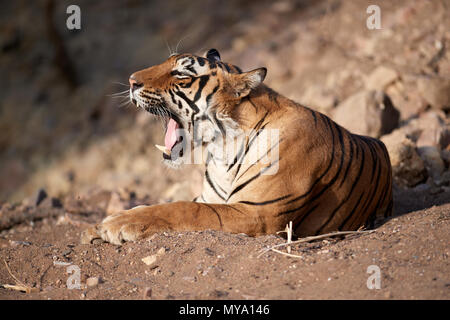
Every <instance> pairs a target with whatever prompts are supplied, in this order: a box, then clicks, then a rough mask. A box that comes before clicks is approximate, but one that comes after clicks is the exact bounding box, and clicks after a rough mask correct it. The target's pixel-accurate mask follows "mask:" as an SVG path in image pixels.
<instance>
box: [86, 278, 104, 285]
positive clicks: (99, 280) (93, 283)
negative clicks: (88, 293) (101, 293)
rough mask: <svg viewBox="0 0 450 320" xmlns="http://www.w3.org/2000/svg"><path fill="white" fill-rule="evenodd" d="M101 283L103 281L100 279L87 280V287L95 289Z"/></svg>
mask: <svg viewBox="0 0 450 320" xmlns="http://www.w3.org/2000/svg"><path fill="white" fill-rule="evenodd" d="M99 283H101V279H100V278H99V277H90V278H88V279H87V280H86V285H87V286H88V287H95V286H97V285H98V284H99Z"/></svg>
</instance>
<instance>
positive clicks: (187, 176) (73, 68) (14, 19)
mask: <svg viewBox="0 0 450 320" xmlns="http://www.w3.org/2000/svg"><path fill="white" fill-rule="evenodd" d="M69 4H71V3H69V2H68V1H57V2H54V1H14V2H3V3H2V4H1V6H2V10H0V17H1V18H0V19H1V20H0V23H1V24H0V30H1V38H0V39H1V43H0V45H1V48H0V49H1V54H0V60H1V63H0V64H1V66H2V67H1V68H2V77H1V79H0V86H1V88H2V90H1V92H0V106H1V109H0V112H1V117H0V129H1V132H2V134H1V135H0V177H1V179H0V200H1V201H8V202H20V201H22V200H23V199H24V198H26V197H35V196H36V195H37V193H38V191H39V190H40V189H45V190H46V192H47V193H49V194H51V195H52V196H54V197H58V198H61V197H64V196H66V195H69V194H72V195H76V196H82V195H84V194H86V193H89V192H93V191H92V190H94V189H96V190H98V189H100V190H108V191H111V192H113V191H118V190H121V191H120V192H121V194H123V193H124V192H125V193H127V192H128V193H129V192H131V193H132V195H134V196H135V197H137V198H145V197H150V198H151V199H153V200H154V201H164V200H168V199H171V200H176V199H191V198H193V197H194V196H195V195H196V194H197V193H198V192H199V190H200V188H201V186H200V183H201V175H200V173H201V168H193V167H190V168H185V169H184V170H182V172H175V173H174V172H173V170H171V169H167V168H165V167H164V166H162V165H161V161H160V154H159V152H158V151H157V150H156V149H155V148H154V147H153V145H154V143H160V142H161V141H162V135H163V130H162V129H161V126H160V125H159V124H158V123H157V120H156V119H154V118H153V117H151V116H149V115H147V114H144V113H142V112H139V111H138V110H137V109H136V108H135V107H134V106H131V105H130V104H128V103H127V102H128V101H127V98H126V97H125V98H124V99H121V98H120V97H119V98H118V97H114V96H111V95H112V94H114V93H118V92H122V91H124V90H127V86H126V83H127V79H128V76H129V75H130V74H131V73H132V72H134V71H136V70H138V69H140V68H143V67H146V66H150V65H153V64H157V63H160V62H161V61H163V60H164V59H165V58H166V57H167V56H168V55H169V50H171V51H174V50H175V49H177V50H178V51H179V52H194V53H198V54H201V53H203V51H205V50H206V49H208V48H210V47H216V48H218V49H219V51H220V52H221V53H222V57H223V59H225V60H226V61H230V62H232V63H234V64H236V65H239V66H241V67H242V68H243V69H244V70H245V69H252V68H255V67H259V66H266V67H267V68H268V70H269V72H268V76H267V80H266V81H267V84H268V85H270V86H271V87H273V88H274V89H275V90H277V91H279V92H280V93H282V94H284V95H286V96H288V97H289V98H292V99H294V100H296V101H298V102H301V103H303V104H306V105H309V106H311V107H313V108H316V109H318V110H319V111H321V112H324V113H326V114H327V115H330V116H331V117H332V118H333V119H334V120H335V121H337V122H338V123H340V124H341V125H343V126H345V127H346V128H348V129H350V130H351V131H353V132H355V133H359V134H364V135H370V136H373V137H377V138H380V137H381V139H382V140H383V141H384V142H385V143H386V144H387V146H388V149H389V152H390V154H391V158H392V164H393V166H394V175H395V181H396V185H397V186H398V187H402V188H418V189H420V190H422V191H427V190H428V191H431V192H435V193H437V192H449V188H448V187H449V183H450V173H449V171H448V167H449V162H450V132H449V118H448V112H449V110H450V53H449V50H448V46H449V45H450V31H449V30H450V19H448V18H449V5H450V4H449V3H448V2H447V1H425V0H423V1H422V0H418V1H396V2H395V3H392V1H380V3H379V5H380V8H381V26H382V29H381V30H369V29H368V28H367V27H366V19H367V18H368V16H369V14H367V13H366V8H367V6H368V2H367V1H352V2H351V3H347V2H345V1H305V0H303V1H281V2H275V3H272V2H271V1H265V2H264V1H263V2H261V1H244V2H239V1H229V2H227V3H226V4H224V3H221V2H220V1H207V2H205V3H200V2H196V3H192V2H189V1H175V2H167V3H166V2H147V1H138V0H134V1H131V0H127V1H125V0H123V1H114V2H113V3H111V2H110V1H96V2H95V3H92V2H90V1H79V2H78V5H79V6H80V8H81V13H82V18H81V23H82V24H81V30H68V29H67V27H66V19H67V17H68V16H69V15H68V14H66V8H67V6H68V5H69ZM194 21H195V23H194ZM168 47H169V48H168ZM125 189H126V190H127V191H124V190H125ZM175 198H176V199H175ZM112 200H114V198H113V199H112Z"/></svg>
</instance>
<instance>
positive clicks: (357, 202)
mask: <svg viewBox="0 0 450 320" xmlns="http://www.w3.org/2000/svg"><path fill="white" fill-rule="evenodd" d="M364 193H365V192H363V193H361V195H360V196H359V199H358V201H356V204H355V206H354V207H353V209H352V211H350V213H349V214H348V216H347V218H345V220H344V221H343V222H342V223H341V225H340V226H339V228H338V230H339V231H342V228H343V227H344V226H345V224H346V223H347V221H348V220H349V219H350V218H351V217H352V216H353V213H354V212H355V210H356V208H357V207H358V205H359V203H360V202H361V199H362V197H363V196H364Z"/></svg>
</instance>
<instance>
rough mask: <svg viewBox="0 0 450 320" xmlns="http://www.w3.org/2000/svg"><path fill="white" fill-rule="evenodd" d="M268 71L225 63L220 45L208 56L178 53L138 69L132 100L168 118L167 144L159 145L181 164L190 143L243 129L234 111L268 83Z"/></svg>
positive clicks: (133, 78) (132, 78) (170, 160)
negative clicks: (255, 90)
mask: <svg viewBox="0 0 450 320" xmlns="http://www.w3.org/2000/svg"><path fill="white" fill-rule="evenodd" d="M266 72H267V70H266V68H259V69H255V70H252V71H249V72H242V71H241V70H240V69H239V68H238V67H236V66H233V65H231V64H228V63H225V62H222V61H221V60H220V55H219V52H218V51H217V50H216V49H210V50H208V51H207V52H206V53H205V55H204V56H203V57H201V56H196V55H192V54H175V55H171V56H170V57H169V58H168V59H167V60H166V61H164V62H163V63H161V64H159V65H156V66H152V67H150V68H147V69H144V70H141V71H137V72H135V73H133V74H132V75H131V76H130V79H129V82H130V99H131V101H132V102H133V103H134V104H135V105H137V106H138V107H140V108H142V109H144V110H146V111H147V112H149V113H152V114H154V115H158V116H161V117H163V118H164V119H165V120H166V123H167V128H166V133H165V141H164V144H165V145H164V146H157V147H158V148H159V149H161V150H162V151H163V158H164V159H165V160H164V161H165V162H166V163H167V164H170V165H174V166H178V165H179V164H181V163H182V162H183V156H185V152H184V151H185V150H186V148H188V146H187V144H188V143H189V145H190V146H192V147H196V146H198V145H200V144H202V145H205V144H209V143H211V142H214V141H215V140H216V139H218V137H223V136H224V135H226V134H228V132H229V131H233V130H237V129H238V127H239V124H238V119H236V117H234V116H233V110H234V108H235V107H236V106H237V105H239V104H240V102H241V100H242V99H244V98H245V97H247V96H248V95H249V93H250V92H251V90H252V89H255V88H256V87H258V86H259V85H260V84H261V83H262V82H263V80H264V78H265V76H266ZM188 141H189V142H188ZM192 142H193V143H192Z"/></svg>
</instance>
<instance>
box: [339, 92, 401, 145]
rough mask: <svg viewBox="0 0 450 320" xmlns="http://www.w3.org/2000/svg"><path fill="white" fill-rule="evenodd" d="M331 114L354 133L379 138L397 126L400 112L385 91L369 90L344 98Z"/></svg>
mask: <svg viewBox="0 0 450 320" xmlns="http://www.w3.org/2000/svg"><path fill="white" fill-rule="evenodd" d="M331 116H332V118H333V120H334V121H336V122H337V123H339V124H340V125H341V126H343V127H345V128H346V129H348V130H350V131H351V132H352V133H356V134H361V135H366V136H371V137H375V138H379V137H381V136H382V135H385V134H387V133H390V132H391V131H392V130H394V129H395V128H397V126H398V122H399V117H400V113H399V112H398V110H397V109H396V108H395V107H394V106H393V104H392V102H391V99H390V98H389V97H388V96H387V95H386V94H385V93H384V92H382V91H377V90H367V91H361V92H358V93H356V94H354V95H352V96H350V97H349V98H347V99H346V100H344V101H343V102H342V103H340V104H339V105H338V106H337V107H336V108H335V109H334V110H333V112H332V113H331Z"/></svg>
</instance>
